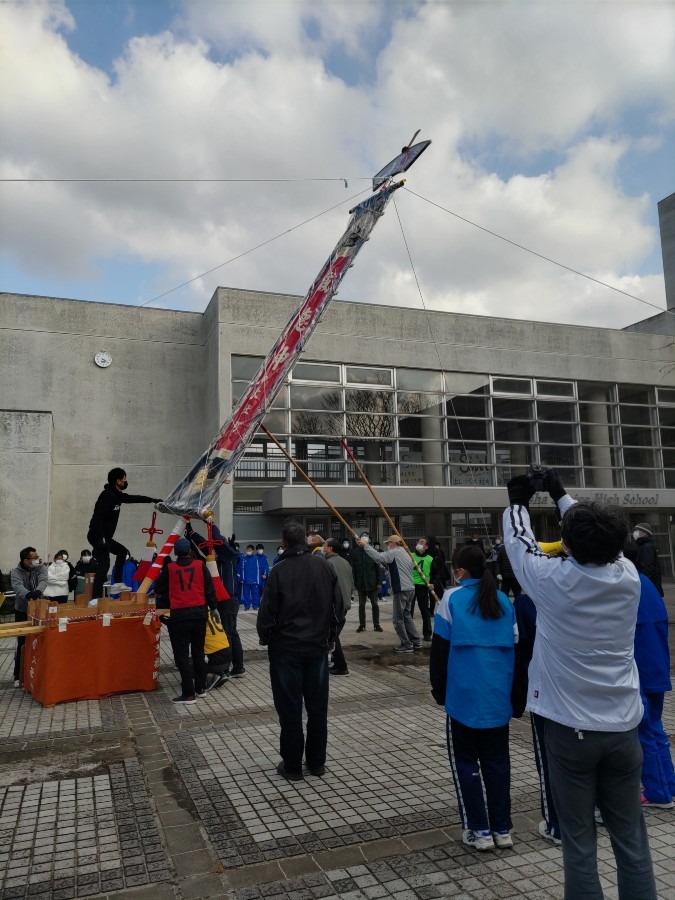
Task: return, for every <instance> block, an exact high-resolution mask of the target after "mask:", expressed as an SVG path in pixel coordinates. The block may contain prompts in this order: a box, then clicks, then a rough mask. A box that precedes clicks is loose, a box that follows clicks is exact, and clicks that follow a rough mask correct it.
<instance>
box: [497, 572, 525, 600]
mask: <svg viewBox="0 0 675 900" xmlns="http://www.w3.org/2000/svg"><path fill="white" fill-rule="evenodd" d="M497 586H498V588H499V590H500V591H502V592H503V593H504V594H506V596H507V597H508V596H509V593H513V599H514V600H515V599H516V597H520V595H521V594H522V593H523V589H522V588H521V586H520V585H519V584H518V582H517V581H516V579H515V578H507V577H506V575H504V576H503V577H502V580H501V581H500V582H499V583H498V585H497Z"/></svg>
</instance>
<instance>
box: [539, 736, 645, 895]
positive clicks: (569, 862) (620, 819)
mask: <svg viewBox="0 0 675 900" xmlns="http://www.w3.org/2000/svg"><path fill="white" fill-rule="evenodd" d="M544 736H545V741H546V755H547V757H548V763H549V770H550V773H551V788H552V790H553V799H554V800H555V805H556V809H557V810H558V820H559V821H560V830H561V839H562V852H563V868H564V872H565V900H581V898H583V900H602V897H603V896H604V895H603V892H602V887H601V886H600V879H599V877H598V859H597V845H596V826H595V818H594V814H593V813H594V808H595V806H596V805H597V806H599V807H600V812H601V813H602V818H603V821H604V823H605V827H606V828H607V831H608V832H609V837H610V840H611V842H612V850H613V851H614V857H615V859H616V869H617V884H618V888H619V898H620V900H656V885H655V883H654V872H653V870H652V860H651V855H650V853H649V843H648V840H647V827H646V825H645V820H644V816H643V814H642V805H641V803H640V775H641V772H642V750H641V748H640V741H639V740H638V733H637V728H633V729H631V730H630V731H618V732H608V731H578V730H576V729H574V728H568V727H567V726H566V725H560V724H559V723H558V722H552V721H551V720H550V719H544Z"/></svg>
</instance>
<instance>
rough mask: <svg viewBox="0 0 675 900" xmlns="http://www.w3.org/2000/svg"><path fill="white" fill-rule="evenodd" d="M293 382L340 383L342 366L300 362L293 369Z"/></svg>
mask: <svg viewBox="0 0 675 900" xmlns="http://www.w3.org/2000/svg"><path fill="white" fill-rule="evenodd" d="M293 381H330V382H332V383H335V384H339V383H340V366H331V365H326V364H324V363H309V362H299V363H296V364H295V367H294V368H293Z"/></svg>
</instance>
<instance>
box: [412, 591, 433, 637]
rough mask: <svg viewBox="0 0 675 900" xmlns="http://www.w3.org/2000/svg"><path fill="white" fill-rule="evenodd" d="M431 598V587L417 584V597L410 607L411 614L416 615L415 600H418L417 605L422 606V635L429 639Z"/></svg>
mask: <svg viewBox="0 0 675 900" xmlns="http://www.w3.org/2000/svg"><path fill="white" fill-rule="evenodd" d="M430 599H431V595H430V594H429V588H428V587H427V586H426V584H416V585H415V599H414V600H413V602H412V606H411V607H410V615H411V616H414V615H415V600H417V605H418V606H419V608H420V615H421V616H422V637H425V638H427V639H429V638H430V637H431V610H430V608H429V601H430Z"/></svg>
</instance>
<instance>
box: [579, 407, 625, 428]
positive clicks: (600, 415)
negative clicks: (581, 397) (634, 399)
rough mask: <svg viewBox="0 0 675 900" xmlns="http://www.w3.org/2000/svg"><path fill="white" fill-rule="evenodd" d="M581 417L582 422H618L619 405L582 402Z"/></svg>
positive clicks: (599, 423)
mask: <svg viewBox="0 0 675 900" xmlns="http://www.w3.org/2000/svg"><path fill="white" fill-rule="evenodd" d="M579 419H580V420H581V421H582V422H592V423H597V424H598V425H601V424H605V423H610V424H612V423H616V422H617V421H618V406H611V405H609V404H608V405H605V404H604V403H580V404H579Z"/></svg>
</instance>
